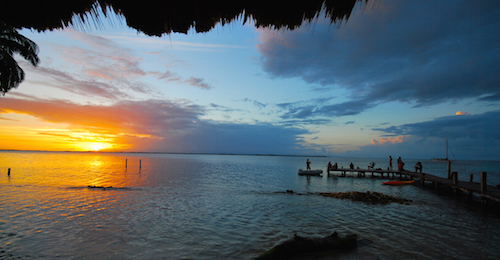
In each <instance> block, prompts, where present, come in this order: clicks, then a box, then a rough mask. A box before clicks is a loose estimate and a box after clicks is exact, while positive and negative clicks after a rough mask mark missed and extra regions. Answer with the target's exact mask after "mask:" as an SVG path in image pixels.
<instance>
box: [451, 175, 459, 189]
mask: <svg viewBox="0 0 500 260" xmlns="http://www.w3.org/2000/svg"><path fill="white" fill-rule="evenodd" d="M451 178H452V179H453V193H454V194H455V195H456V194H457V191H458V173H457V172H452V173H451Z"/></svg>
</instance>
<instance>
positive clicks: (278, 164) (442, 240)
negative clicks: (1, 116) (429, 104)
mask: <svg viewBox="0 0 500 260" xmlns="http://www.w3.org/2000/svg"><path fill="white" fill-rule="evenodd" d="M394 156H396V155H394ZM394 156H393V157H394ZM126 159H127V167H125V160H126ZM306 159H307V158H306V157H281V156H237V155H169V154H106V153H49V152H0V258H1V259H8V258H16V259H19V258H21V259H30V258H45V259H54V258H59V259H252V258H254V257H256V256H258V255H259V254H261V253H263V252H265V251H266V250H267V249H269V248H271V247H273V246H275V245H277V244H278V243H280V242H281V241H284V240H286V239H288V238H290V237H292V236H293V235H294V234H298V235H302V236H326V235H329V234H330V233H332V232H333V231H337V232H338V233H339V234H340V235H347V234H352V233H355V234H357V235H358V238H359V246H358V248H357V249H355V250H353V251H350V252H346V253H342V254H340V255H337V256H335V259H439V258H441V259H499V258H500V249H499V248H500V247H499V246H498V245H500V215H499V214H498V213H496V211H498V209H497V208H495V207H497V206H493V209H492V207H491V206H490V207H488V208H487V209H483V208H482V207H481V205H480V203H477V200H475V199H469V198H468V197H467V196H465V195H464V196H463V197H461V198H459V199H457V198H454V197H453V196H450V195H443V194H440V193H437V192H435V191H434V190H432V189H429V188H424V187H419V186H400V187H388V186H384V185H381V182H382V181H383V180H381V179H379V178H374V179H372V178H356V177H351V178H340V177H327V176H326V174H325V176H323V177H305V176H298V175H297V170H298V169H299V168H303V169H304V168H305V161H306ZM309 159H310V160H311V161H312V168H313V169H323V170H324V171H325V170H326V165H327V163H328V161H331V162H332V163H335V162H337V163H339V166H344V167H348V165H349V163H350V162H353V163H354V164H355V166H360V167H363V168H365V167H366V165H368V163H369V162H371V161H375V162H376V166H375V167H376V168H378V167H381V168H387V164H388V160H386V159H354V158H353V159H351V158H309ZM395 159H396V158H394V160H395ZM403 160H404V158H403ZM139 161H140V166H141V167H139ZM404 161H405V163H406V166H407V167H406V168H410V169H411V166H413V165H414V164H415V162H416V160H404ZM421 161H422V162H423V165H424V172H428V173H432V174H436V175H440V176H443V177H444V176H446V164H444V163H433V162H429V161H425V160H421ZM8 168H11V177H10V178H9V177H8V176H7V169H8ZM498 169H500V162H482V161H457V162H454V163H453V164H452V171H457V172H458V173H459V179H462V180H469V178H470V174H474V180H475V181H479V172H481V171H486V172H488V182H489V183H490V184H492V185H496V184H500V173H499V172H498ZM89 185H92V186H105V187H108V186H112V187H115V188H116V189H89V188H88V186H89ZM286 190H294V191H296V192H343V191H377V192H382V193H384V194H388V195H393V196H398V197H402V198H406V199H411V200H413V203H411V205H401V204H389V205H370V204H366V203H363V202H354V201H349V200H340V199H334V198H324V197H321V196H314V195H308V196H298V195H290V194H284V193H278V192H283V191H286ZM322 259H325V258H322ZM326 259H329V258H326Z"/></svg>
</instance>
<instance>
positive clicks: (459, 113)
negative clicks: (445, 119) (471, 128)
mask: <svg viewBox="0 0 500 260" xmlns="http://www.w3.org/2000/svg"><path fill="white" fill-rule="evenodd" d="M455 115H457V116H460V115H470V114H469V113H467V112H462V111H457V113H455Z"/></svg>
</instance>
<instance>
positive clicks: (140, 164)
mask: <svg viewBox="0 0 500 260" xmlns="http://www.w3.org/2000/svg"><path fill="white" fill-rule="evenodd" d="M141 167H142V162H141V160H139V169H140V168H141Z"/></svg>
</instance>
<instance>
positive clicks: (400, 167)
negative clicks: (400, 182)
mask: <svg viewBox="0 0 500 260" xmlns="http://www.w3.org/2000/svg"><path fill="white" fill-rule="evenodd" d="M404 166H405V164H404V162H403V160H401V156H400V157H399V158H398V170H399V171H400V172H402V171H404Z"/></svg>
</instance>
